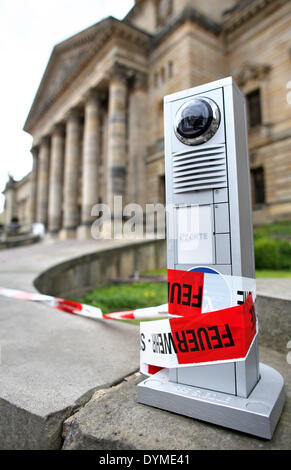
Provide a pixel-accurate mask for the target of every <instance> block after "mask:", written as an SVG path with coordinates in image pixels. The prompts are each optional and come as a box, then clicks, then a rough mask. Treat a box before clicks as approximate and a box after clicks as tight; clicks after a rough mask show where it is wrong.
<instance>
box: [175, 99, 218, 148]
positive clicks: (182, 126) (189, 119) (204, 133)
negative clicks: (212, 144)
mask: <svg viewBox="0 0 291 470" xmlns="http://www.w3.org/2000/svg"><path fill="white" fill-rule="evenodd" d="M219 123H220V112H219V109H218V107H217V105H216V103H214V101H212V100H210V99H209V98H193V99H191V100H189V101H187V102H186V103H184V104H183V105H182V106H181V107H180V109H179V110H178V112H177V114H176V119H175V128H174V130H175V134H176V137H177V138H178V139H179V140H180V141H181V142H183V143H184V144H186V145H198V144H202V143H204V142H207V140H209V139H211V137H212V136H213V135H214V134H215V132H216V131H217V129H218V127H219Z"/></svg>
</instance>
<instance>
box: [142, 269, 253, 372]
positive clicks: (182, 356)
mask: <svg viewBox="0 0 291 470" xmlns="http://www.w3.org/2000/svg"><path fill="white" fill-rule="evenodd" d="M255 296H256V294H255V281H254V279H249V278H240V277H236V276H222V275H219V276H217V274H213V273H211V274H209V273H204V272H192V271H180V270H171V269H169V270H168V300H169V303H168V305H169V314H170V315H175V317H176V318H169V319H166V320H159V321H155V322H147V323H141V324H140V369H141V371H142V372H143V373H144V374H147V375H151V374H153V373H155V372H157V371H158V370H160V369H161V368H164V367H165V368H173V367H174V368H176V367H189V366H190V365H191V366H193V365H202V364H203V365H206V364H213V363H222V362H236V361H241V360H244V359H245V358H246V356H247V354H248V352H249V350H250V348H251V345H252V343H253V341H254V339H255V337H256V335H257V333H258V322H257V317H256V313H255V307H254V300H255ZM221 307H223V308H221Z"/></svg>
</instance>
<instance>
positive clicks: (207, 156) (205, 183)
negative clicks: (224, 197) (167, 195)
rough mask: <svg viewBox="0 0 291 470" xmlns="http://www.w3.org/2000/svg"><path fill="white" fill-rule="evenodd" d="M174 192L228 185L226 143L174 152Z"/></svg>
mask: <svg viewBox="0 0 291 470" xmlns="http://www.w3.org/2000/svg"><path fill="white" fill-rule="evenodd" d="M173 180H174V192H175V194H177V193H186V192H189V191H198V190H201V189H216V188H225V187H226V186H227V173H226V154H225V146H224V145H216V146H212V147H209V146H208V147H207V149H203V150H202V149H199V150H191V151H188V152H183V153H181V152H179V153H174V154H173Z"/></svg>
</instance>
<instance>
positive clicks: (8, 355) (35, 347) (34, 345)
mask: <svg viewBox="0 0 291 470" xmlns="http://www.w3.org/2000/svg"><path fill="white" fill-rule="evenodd" d="M0 347H1V364H0V391H1V392H0V397H1V398H0V410H1V411H0V448H1V449H50V448H58V447H59V446H60V427H61V425H62V422H63V420H64V419H65V417H67V416H69V415H70V414H71V412H72V410H73V409H74V407H78V406H80V405H81V404H84V402H86V400H88V399H89V398H90V396H91V395H92V393H93V391H94V390H96V389H99V388H107V387H109V386H110V385H112V384H114V383H117V382H118V381H120V380H122V378H124V377H125V376H127V375H129V374H131V373H133V372H134V371H135V370H136V369H137V368H138V366H139V354H138V352H139V345H138V328H136V326H134V325H129V324H123V323H120V322H108V321H107V322H106V321H102V320H101V321H94V320H90V319H85V318H80V317H77V316H72V315H68V314H66V313H64V312H61V311H58V310H54V309H52V308H50V307H47V306H46V305H41V304H36V303H33V304H32V303H30V302H22V301H19V300H14V299H0Z"/></svg>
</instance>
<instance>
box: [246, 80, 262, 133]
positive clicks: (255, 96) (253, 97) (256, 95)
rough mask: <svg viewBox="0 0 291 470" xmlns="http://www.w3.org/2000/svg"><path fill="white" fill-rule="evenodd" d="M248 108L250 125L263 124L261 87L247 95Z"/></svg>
mask: <svg viewBox="0 0 291 470" xmlns="http://www.w3.org/2000/svg"><path fill="white" fill-rule="evenodd" d="M246 98H247V110H248V120H249V127H250V128H253V127H256V126H259V125H260V124H262V112H261V91H260V89H257V90H254V91H252V92H251V93H248V94H247V96H246Z"/></svg>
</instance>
